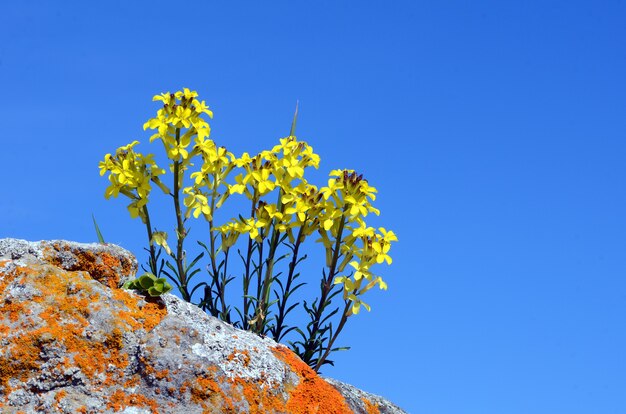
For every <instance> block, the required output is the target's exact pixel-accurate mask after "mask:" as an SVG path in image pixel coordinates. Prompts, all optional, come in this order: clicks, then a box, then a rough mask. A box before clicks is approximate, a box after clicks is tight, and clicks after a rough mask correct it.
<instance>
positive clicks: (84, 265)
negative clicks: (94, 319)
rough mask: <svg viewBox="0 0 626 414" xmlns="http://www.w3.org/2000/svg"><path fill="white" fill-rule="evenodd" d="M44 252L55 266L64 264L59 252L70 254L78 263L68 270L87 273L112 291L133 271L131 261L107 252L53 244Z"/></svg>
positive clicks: (45, 256)
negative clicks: (123, 276)
mask: <svg viewBox="0 0 626 414" xmlns="http://www.w3.org/2000/svg"><path fill="white" fill-rule="evenodd" d="M42 250H43V255H44V260H46V261H47V262H49V263H51V264H53V265H55V266H60V265H61V264H62V259H61V257H60V255H59V254H58V253H59V252H70V253H71V254H72V255H73V256H74V257H75V258H76V260H77V263H75V264H73V265H72V266H71V268H70V269H68V270H83V271H86V272H88V273H89V274H90V275H91V277H92V278H93V279H94V280H97V281H98V282H100V283H102V284H103V285H105V286H108V287H110V288H111V289H114V288H117V287H118V286H119V283H120V275H129V274H131V273H132V270H133V269H132V267H133V266H132V263H131V262H130V261H129V260H124V259H123V258H120V257H118V256H113V255H111V254H109V253H106V252H98V253H94V252H91V251H89V250H82V249H78V248H75V247H73V246H71V245H68V244H63V243H53V244H52V245H51V246H46V247H44V248H43V249H42Z"/></svg>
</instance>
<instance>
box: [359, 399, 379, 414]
mask: <svg viewBox="0 0 626 414" xmlns="http://www.w3.org/2000/svg"><path fill="white" fill-rule="evenodd" d="M361 401H363V404H365V409H366V410H367V414H380V409H379V408H378V405H376V404H374V403H373V402H371V401H370V400H369V399H367V398H361Z"/></svg>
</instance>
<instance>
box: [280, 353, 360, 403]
mask: <svg viewBox="0 0 626 414" xmlns="http://www.w3.org/2000/svg"><path fill="white" fill-rule="evenodd" d="M273 352H274V355H276V357H278V358H279V359H281V360H282V361H284V362H285V363H287V364H288V365H289V366H290V367H291V369H292V370H293V371H294V372H295V373H296V374H297V375H298V376H299V377H300V383H299V384H298V385H297V386H296V387H295V388H294V389H293V390H291V391H290V398H289V401H287V411H288V412H289V413H294V414H309V413H320V414H322V413H324V414H333V413H352V410H350V408H349V407H348V404H347V403H346V400H345V398H344V397H343V396H342V395H341V394H340V393H339V391H337V390H336V389H335V388H334V387H333V386H332V385H330V384H329V383H327V382H326V381H324V380H323V379H322V378H321V377H320V376H319V375H317V373H316V372H315V371H313V369H311V367H309V366H308V365H307V364H305V363H304V362H303V361H302V360H301V359H300V358H298V356H297V355H296V354H294V353H293V352H292V351H291V350H289V349H288V348H286V347H283V346H277V347H276V348H274V349H273Z"/></svg>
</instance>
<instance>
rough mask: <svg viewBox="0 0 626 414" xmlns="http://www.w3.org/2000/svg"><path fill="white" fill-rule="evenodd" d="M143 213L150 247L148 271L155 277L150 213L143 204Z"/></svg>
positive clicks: (155, 261)
mask: <svg viewBox="0 0 626 414" xmlns="http://www.w3.org/2000/svg"><path fill="white" fill-rule="evenodd" d="M143 213H144V215H145V217H146V230H147V231H148V246H149V247H150V259H148V263H149V264H150V271H151V272H152V274H153V275H155V276H156V277H159V275H158V274H157V259H156V250H155V248H154V242H153V241H152V225H151V224H150V214H148V206H147V205H144V206H143Z"/></svg>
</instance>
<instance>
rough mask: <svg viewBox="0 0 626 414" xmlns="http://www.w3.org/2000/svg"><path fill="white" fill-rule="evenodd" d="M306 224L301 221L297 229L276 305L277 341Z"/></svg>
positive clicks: (277, 340) (275, 336)
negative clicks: (281, 298)
mask: <svg viewBox="0 0 626 414" xmlns="http://www.w3.org/2000/svg"><path fill="white" fill-rule="evenodd" d="M305 224H306V220H305V222H304V223H302V226H301V227H300V230H298V237H297V239H296V243H295V244H294V247H293V257H292V258H291V262H290V263H289V274H288V275H287V283H286V284H285V292H284V294H285V296H284V297H283V300H282V301H281V302H280V304H279V306H278V316H277V318H276V330H275V332H274V340H275V341H276V342H279V341H280V340H281V337H280V336H281V333H282V330H283V327H284V322H285V308H286V307H287V299H288V298H289V289H290V288H291V283H292V282H293V275H294V272H295V269H296V264H297V262H298V251H299V249H300V244H301V242H302V240H301V238H302V232H303V230H304V225H305Z"/></svg>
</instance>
